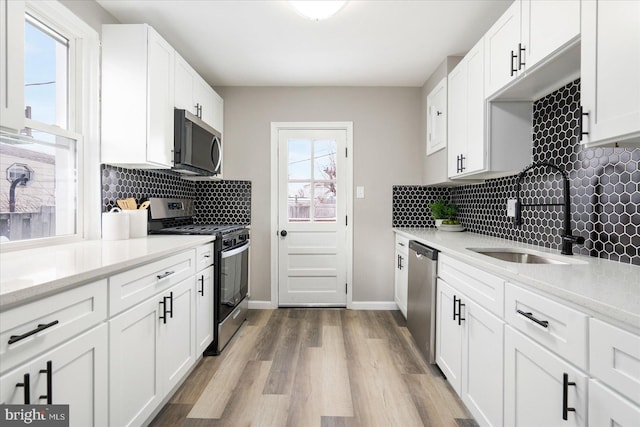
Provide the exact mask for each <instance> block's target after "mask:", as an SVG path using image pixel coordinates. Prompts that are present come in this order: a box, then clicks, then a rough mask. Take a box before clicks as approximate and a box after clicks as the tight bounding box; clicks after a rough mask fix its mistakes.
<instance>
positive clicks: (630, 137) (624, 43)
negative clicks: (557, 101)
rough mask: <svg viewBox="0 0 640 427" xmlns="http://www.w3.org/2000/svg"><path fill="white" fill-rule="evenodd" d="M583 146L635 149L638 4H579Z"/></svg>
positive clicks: (639, 98)
mask: <svg viewBox="0 0 640 427" xmlns="http://www.w3.org/2000/svg"><path fill="white" fill-rule="evenodd" d="M581 73H582V75H581V81H580V85H581V87H580V91H581V104H582V114H583V116H582V143H583V144H586V145H587V146H597V145H610V146H615V145H616V144H617V143H620V145H628V146H631V147H638V146H640V79H639V78H638V76H640V2H638V1H624V0H621V1H613V0H611V1H609V0H607V1H602V0H591V1H583V2H582V42H581Z"/></svg>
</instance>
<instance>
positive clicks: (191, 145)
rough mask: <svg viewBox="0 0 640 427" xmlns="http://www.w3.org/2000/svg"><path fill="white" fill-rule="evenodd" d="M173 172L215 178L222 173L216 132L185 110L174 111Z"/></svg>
mask: <svg viewBox="0 0 640 427" xmlns="http://www.w3.org/2000/svg"><path fill="white" fill-rule="evenodd" d="M174 127H175V130H174V147H173V161H174V165H173V170H174V171H176V172H179V173H183V174H189V175H200V176H216V175H220V173H221V172H222V138H221V136H222V135H221V134H220V132H218V131H217V130H215V129H214V128H212V127H211V126H209V125H208V124H206V123H205V122H203V121H202V120H201V119H200V118H198V117H197V116H196V115H194V114H191V113H190V112H188V111H187V110H179V109H175V110H174Z"/></svg>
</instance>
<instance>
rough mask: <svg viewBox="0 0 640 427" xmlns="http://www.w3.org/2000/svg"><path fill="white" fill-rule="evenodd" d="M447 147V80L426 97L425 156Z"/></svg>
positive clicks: (442, 81)
mask: <svg viewBox="0 0 640 427" xmlns="http://www.w3.org/2000/svg"><path fill="white" fill-rule="evenodd" d="M446 146H447V79H446V78H444V79H442V80H441V81H440V82H439V83H438V84H437V85H436V87H434V88H433V90H432V91H431V92H430V93H429V95H427V147H426V148H427V156H428V155H429V154H432V153H435V152H436V151H438V150H441V149H443V148H445V147H446Z"/></svg>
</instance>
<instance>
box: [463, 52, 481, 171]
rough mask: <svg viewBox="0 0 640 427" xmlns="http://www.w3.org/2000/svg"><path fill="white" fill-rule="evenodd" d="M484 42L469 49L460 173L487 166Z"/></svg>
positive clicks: (479, 169)
mask: <svg viewBox="0 0 640 427" xmlns="http://www.w3.org/2000/svg"><path fill="white" fill-rule="evenodd" d="M484 56H485V53H484V44H483V43H482V40H480V42H479V43H477V44H476V46H475V47H474V48H473V49H471V51H469V53H468V54H467V56H465V59H466V60H467V103H466V105H467V150H466V154H465V155H464V156H463V157H462V159H461V160H462V161H461V175H464V174H470V173H473V172H478V171H481V170H484V169H486V167H487V139H486V136H487V134H486V120H485V118H486V117H485V105H486V103H485V96H484V94H485V91H484Z"/></svg>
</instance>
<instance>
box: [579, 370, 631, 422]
mask: <svg viewBox="0 0 640 427" xmlns="http://www.w3.org/2000/svg"><path fill="white" fill-rule="evenodd" d="M639 422H640V407H638V406H636V405H634V404H633V403H631V402H629V401H628V400H626V399H624V398H623V397H622V396H620V395H619V394H617V393H615V392H614V391H612V390H611V389H609V388H607V387H606V386H604V385H603V384H602V383H600V382H599V381H596V380H589V425H590V426H615V427H633V426H637V425H638V423H639Z"/></svg>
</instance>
